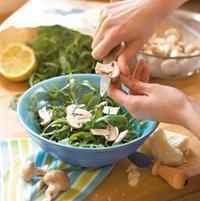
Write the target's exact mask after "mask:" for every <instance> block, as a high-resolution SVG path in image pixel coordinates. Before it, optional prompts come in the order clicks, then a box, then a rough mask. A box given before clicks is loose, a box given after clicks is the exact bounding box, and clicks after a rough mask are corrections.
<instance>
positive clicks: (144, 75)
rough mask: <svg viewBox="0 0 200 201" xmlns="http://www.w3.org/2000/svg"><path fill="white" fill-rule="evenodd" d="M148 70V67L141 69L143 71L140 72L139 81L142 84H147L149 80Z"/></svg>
mask: <svg viewBox="0 0 200 201" xmlns="http://www.w3.org/2000/svg"><path fill="white" fill-rule="evenodd" d="M150 75H151V74H150V70H149V68H148V67H146V66H145V67H144V68H143V71H142V77H141V81H142V82H149V79H150Z"/></svg>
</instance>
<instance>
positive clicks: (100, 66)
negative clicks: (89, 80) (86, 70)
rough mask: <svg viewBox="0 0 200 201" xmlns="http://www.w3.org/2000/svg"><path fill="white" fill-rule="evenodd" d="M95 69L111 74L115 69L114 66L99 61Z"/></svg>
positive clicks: (98, 71)
mask: <svg viewBox="0 0 200 201" xmlns="http://www.w3.org/2000/svg"><path fill="white" fill-rule="evenodd" d="M95 71H96V72H97V73H106V74H109V73H111V72H112V71H113V67H112V66H111V65H109V64H102V63H99V62H97V64H96V66H95Z"/></svg>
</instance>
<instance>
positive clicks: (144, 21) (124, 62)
mask: <svg viewBox="0 0 200 201" xmlns="http://www.w3.org/2000/svg"><path fill="white" fill-rule="evenodd" d="M184 1H186V0H173V1H170V2H169V1H168V0H124V1H114V2H112V3H110V4H107V5H106V6H105V8H104V9H103V10H102V12H101V15H100V20H99V24H98V26H97V29H96V34H95V36H94V41H93V44H92V48H93V52H92V55H93V56H94V58H96V59H103V58H104V57H106V56H107V55H108V53H109V52H110V51H111V50H112V49H113V48H114V47H116V46H118V45H120V44H121V42H125V44H126V47H125V48H124V51H123V52H122V53H121V55H120V56H119V58H118V63H119V66H120V68H121V71H122V73H123V74H129V67H130V66H131V60H132V57H133V55H134V54H135V53H136V52H137V51H138V50H139V49H140V48H142V46H143V44H144V43H145V42H146V41H147V40H148V39H149V38H150V36H151V35H152V34H153V33H154V31H155V29H156V27H157V26H158V25H159V24H160V22H161V21H162V20H163V18H164V17H166V16H167V15H168V14H169V13H170V12H172V11H173V10H174V9H175V8H176V7H178V6H179V5H181V3H183V2H184Z"/></svg>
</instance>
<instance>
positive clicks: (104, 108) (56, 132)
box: [17, 74, 158, 167]
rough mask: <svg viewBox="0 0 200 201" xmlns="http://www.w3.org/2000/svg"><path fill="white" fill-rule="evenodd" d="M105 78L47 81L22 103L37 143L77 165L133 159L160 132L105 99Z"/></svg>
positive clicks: (73, 77)
mask: <svg viewBox="0 0 200 201" xmlns="http://www.w3.org/2000/svg"><path fill="white" fill-rule="evenodd" d="M99 80H100V78H99V76H98V75H95V74H75V75H67V76H60V77H55V78H51V79H48V80H45V81H42V82H40V83H38V84H36V85H34V86H33V87H31V88H30V89H29V90H28V91H26V92H25V93H24V95H23V96H22V97H21V98H20V101H19V103H18V108H17V113H18V117H19V120H20V122H21V123H22V125H23V126H24V127H25V129H26V130H27V131H28V133H29V134H30V136H31V138H32V139H33V140H34V141H35V142H36V143H37V144H38V145H39V146H40V147H41V148H42V149H44V150H45V151H47V152H48V153H49V154H51V155H53V156H54V157H56V158H59V159H61V160H63V161H64V162H67V163H70V164H72V165H78V166H83V167H99V166H105V165H109V164H113V163H115V162H117V161H118V160H120V159H122V158H125V157H127V156H129V155H131V154H132V153H133V152H135V151H136V150H137V148H138V147H139V146H140V145H141V144H142V143H143V142H144V140H145V139H146V138H147V137H148V136H149V135H150V134H151V133H152V132H153V131H154V130H155V129H156V127H157V125H158V123H157V122H155V121H142V120H138V119H135V118H133V117H132V116H131V114H130V113H129V112H128V111H127V110H126V109H125V108H124V107H122V106H120V105H119V104H118V103H117V102H115V101H114V100H112V99H111V98H110V97H108V96H106V95H105V96H103V97H101V96H100V94H99Z"/></svg>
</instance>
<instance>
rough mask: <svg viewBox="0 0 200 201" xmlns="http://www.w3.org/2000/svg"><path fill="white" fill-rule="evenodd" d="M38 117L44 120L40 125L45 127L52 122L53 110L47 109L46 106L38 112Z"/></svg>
mask: <svg viewBox="0 0 200 201" xmlns="http://www.w3.org/2000/svg"><path fill="white" fill-rule="evenodd" d="M38 115H39V117H40V118H41V120H42V121H41V122H40V124H41V125H43V126H45V125H47V124H49V123H50V122H51V120H52V116H53V113H52V110H50V109H47V107H46V105H45V106H44V107H42V108H41V109H39V110H38Z"/></svg>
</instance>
